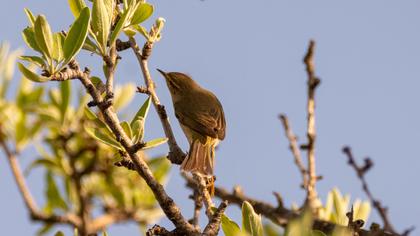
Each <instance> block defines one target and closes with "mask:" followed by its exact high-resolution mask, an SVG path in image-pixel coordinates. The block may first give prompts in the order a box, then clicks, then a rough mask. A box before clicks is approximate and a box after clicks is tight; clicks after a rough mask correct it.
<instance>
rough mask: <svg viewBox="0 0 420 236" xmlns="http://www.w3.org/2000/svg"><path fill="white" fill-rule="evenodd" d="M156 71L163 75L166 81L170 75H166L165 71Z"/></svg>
mask: <svg viewBox="0 0 420 236" xmlns="http://www.w3.org/2000/svg"><path fill="white" fill-rule="evenodd" d="M156 70H157V71H159V73H161V74H162V75H163V77H164V78H165V79H166V78H167V76H168V74H166V72H165V71H163V70H161V69H156Z"/></svg>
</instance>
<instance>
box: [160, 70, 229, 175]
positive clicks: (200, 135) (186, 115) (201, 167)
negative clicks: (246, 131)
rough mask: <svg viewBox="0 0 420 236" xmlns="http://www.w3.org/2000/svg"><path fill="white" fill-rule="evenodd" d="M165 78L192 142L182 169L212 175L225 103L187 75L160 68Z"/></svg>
mask: <svg viewBox="0 0 420 236" xmlns="http://www.w3.org/2000/svg"><path fill="white" fill-rule="evenodd" d="M158 71H159V72H160V73H161V74H162V75H163V76H164V77H165V80H166V84H167V85H168V88H169V92H170V94H171V97H172V102H173V105H174V109H175V116H176V118H177V119H178V121H179V123H180V124H181V127H182V130H183V131H184V133H185V135H186V136H187V139H188V141H189V143H190V151H189V152H188V156H187V157H186V158H185V160H184V162H183V163H182V165H181V169H182V170H184V171H188V172H197V173H200V174H203V175H205V176H213V170H214V152H215V151H214V148H215V147H216V145H217V144H218V143H219V141H220V140H223V139H224V138H225V131H226V121H225V116H224V113H223V108H222V105H221V104H220V102H219V100H218V99H217V97H216V96H215V95H214V94H213V93H212V92H210V91H208V90H206V89H204V88H202V87H200V85H198V84H197V83H196V82H195V81H194V80H193V79H191V77H189V76H188V75H185V74H182V73H178V72H169V73H165V72H163V71H161V70H159V69H158Z"/></svg>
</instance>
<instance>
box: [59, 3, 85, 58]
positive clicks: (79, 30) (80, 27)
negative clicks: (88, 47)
mask: <svg viewBox="0 0 420 236" xmlns="http://www.w3.org/2000/svg"><path fill="white" fill-rule="evenodd" d="M89 22H90V11H89V8H88V7H85V8H84V9H83V10H82V12H81V13H80V14H79V16H78V17H77V19H76V20H75V21H74V23H73V25H72V26H71V28H70V31H69V33H68V35H67V37H66V39H65V41H64V58H65V60H66V63H68V62H70V61H71V60H72V59H73V57H74V56H75V55H76V54H77V53H78V52H79V51H80V49H81V48H82V46H83V44H84V42H85V39H86V37H87V34H88V28H89ZM66 63H65V64H66Z"/></svg>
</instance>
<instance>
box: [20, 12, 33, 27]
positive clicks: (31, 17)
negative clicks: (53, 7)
mask: <svg viewBox="0 0 420 236" xmlns="http://www.w3.org/2000/svg"><path fill="white" fill-rule="evenodd" d="M23 10H24V11H25V14H26V16H27V17H28V20H29V23H30V24H31V26H32V27H33V26H34V25H35V20H36V19H35V16H34V14H32V12H31V10H29V9H28V8H24V9H23Z"/></svg>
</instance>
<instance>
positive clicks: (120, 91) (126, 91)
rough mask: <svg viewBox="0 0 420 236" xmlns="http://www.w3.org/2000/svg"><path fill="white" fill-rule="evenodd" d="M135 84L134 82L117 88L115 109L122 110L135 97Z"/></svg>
mask: <svg viewBox="0 0 420 236" xmlns="http://www.w3.org/2000/svg"><path fill="white" fill-rule="evenodd" d="M134 93H135V86H134V84H132V83H129V84H125V85H124V86H119V87H117V88H116V89H115V92H114V94H115V96H114V109H115V110H121V109H122V108H124V107H125V106H127V105H128V103H129V102H131V100H132V99H133V97H134Z"/></svg>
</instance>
